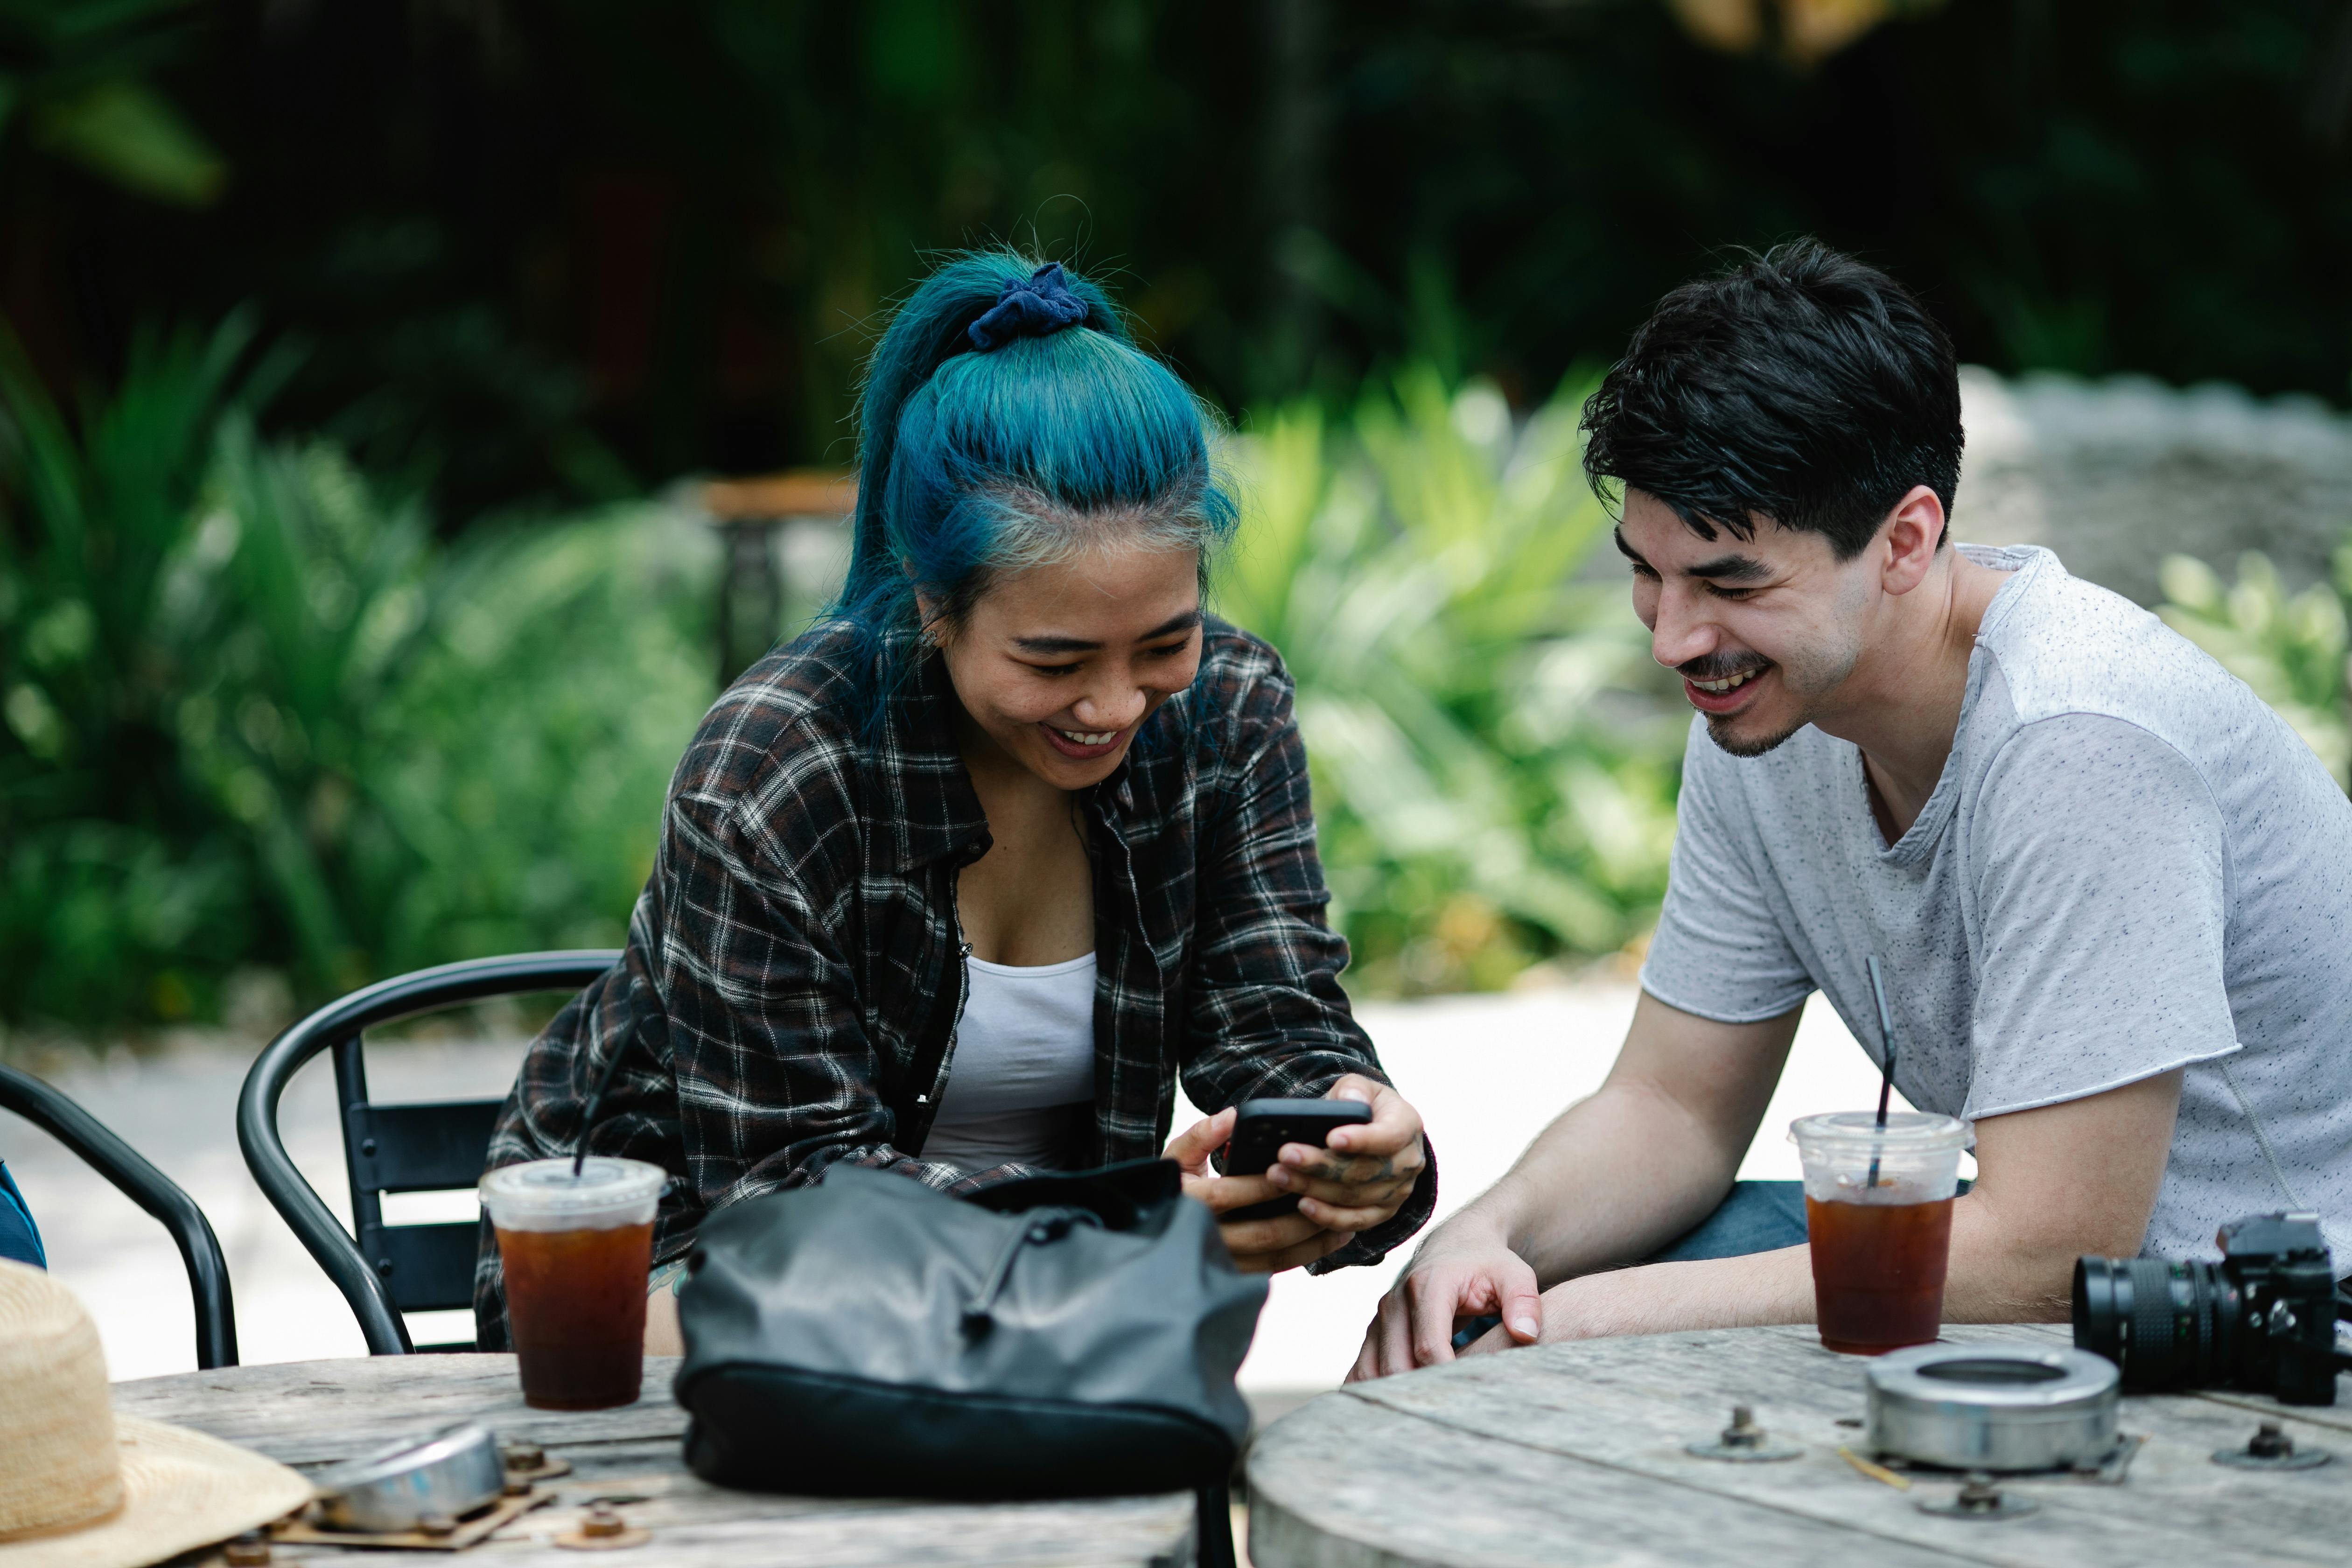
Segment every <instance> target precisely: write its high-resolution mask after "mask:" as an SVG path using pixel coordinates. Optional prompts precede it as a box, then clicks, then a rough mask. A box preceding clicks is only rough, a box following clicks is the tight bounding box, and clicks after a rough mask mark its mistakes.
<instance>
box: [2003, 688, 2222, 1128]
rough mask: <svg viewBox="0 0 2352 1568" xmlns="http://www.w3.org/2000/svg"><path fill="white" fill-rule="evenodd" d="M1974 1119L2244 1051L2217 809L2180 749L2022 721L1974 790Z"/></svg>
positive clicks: (2092, 721)
mask: <svg viewBox="0 0 2352 1568" xmlns="http://www.w3.org/2000/svg"><path fill="white" fill-rule="evenodd" d="M1967 872H1968V874H1969V877H1970V878H1971V879H1972V880H1973V883H1974V886H1975V889H1976V907H1977V932H1976V937H1977V942H1976V945H1977V964H1976V972H1977V1000H1976V1016H1975V1017H1974V1018H1973V1019H1972V1020H1971V1024H1970V1028H1971V1045H1972V1056H1973V1058H1974V1072H1973V1075H1972V1077H1971V1079H1970V1081H1969V1098H1968V1104H1967V1106H1966V1108H1965V1109H1964V1110H1962V1111H1961V1114H1962V1115H1963V1116H1965V1117H1968V1118H1969V1119H1971V1120H1973V1119H1974V1118H1977V1117H1979V1116H1999V1115H2001V1114H2003V1113H2005V1112H2008V1111H2012V1110H2032V1108H2034V1107H2036V1106H2042V1105H2054V1104H2056V1103H2058V1102H2060V1101H2062V1100H2079V1099H2081V1098H2083V1097H2084V1096H2085V1095H2091V1094H2097V1093H2099V1092H2101V1091H2102V1090H2105V1089H2115V1088H2118V1087H2120V1086H2121V1085H2124V1084H2127V1083H2134V1082H2137V1081H2138V1080H2139V1079H2146V1078H2153V1077H2154V1076H2156V1075H2157V1074H2158V1073H2162V1072H2169V1071H2171V1070H2172V1069H2173V1068H2179V1067H2185V1066H2187V1065H2188V1064H2189V1063H2191V1062H2198V1061H2206V1060H2210V1058H2215V1057H2221V1056H2227V1055H2229V1054H2230V1053H2231V1052H2232V1051H2234V1050H2236V1049H2237V1048H2238V1038H2237V1030H2236V1027H2235V1026H2234V1024H2233V1023H2232V1021H2231V1014H2230V997H2229V990H2228V987H2227V984H2226V983H2225V975H2224V970H2223V952H2222V935H2223V927H2224V924H2225V922H2226V920H2227V903H2228V887H2227V882H2228V863H2227V849H2226V846H2225V841H2224V839H2223V836H2222V826H2221V808H2220V806H2219V805H2217V804H2216V803H2215V802H2214V799H2213V796H2212V794H2211V792H2210V790H2208V789H2207V788H2206V785H2205V781H2204V779H2203V778H2202V777H2201V776H2200V774H2199V773H2198V772H2197V770H2196V769H2195V768H2194V767H2192V766H2191V765H2190V764H2189V759H2188V758H2186V757H2185V756H2183V755H2181V753H2180V752H2179V750H2178V749H2177V748H2175V747H2174V746H2172V745H2171V744H2170V743H2169V742H2166V741H2163V740H2160V739H2159V738H2158V737H2157V736H2156V735H2154V734H2151V733H2150V732H2148V731H2146V730H2143V729H2141V728H2139V727H2138V726H2137V725H2136V724H2131V723H2127V722H2126V721H2123V720H2120V719H2111V718H2106V717H2104V716H2100V715H2095V714H2079V713H2078V714H2064V715H2061V716H2059V717H2057V718H2053V719H2044V720H2041V721H2036V722H2034V723H2032V724H2028V725H2025V726H2024V727H2022V728H2021V729H2020V730H2019V731H2017V733H2016V734H2015V735H2014V736H2013V737H2011V740H2010V741H2009V742H2008V743H2007V744H2006V745H2004V746H2003V747H2002V748H2001V751H2000V755H1999V756H1998V757H1996V758H1995V759H1994V760H1993V763H1992V765H1991V768H1990V770H1989V771H1988V773H1987V774H1986V776H1985V781H1984V785H1983V788H1982V789H1981V790H1980V791H1979V795H1978V797H1977V802H1976V808H1975V818H1974V821H1973V822H1972V824H1971V832H1970V835H1969V865H1968V866H1967Z"/></svg>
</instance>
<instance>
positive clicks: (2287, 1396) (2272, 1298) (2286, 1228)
mask: <svg viewBox="0 0 2352 1568" xmlns="http://www.w3.org/2000/svg"><path fill="white" fill-rule="evenodd" d="M2216 1239H2217V1240H2219V1241H2220V1243H2221V1262H2219V1263H2171V1262H2167V1261H2165V1260H2164V1259H2162V1258H2083V1259H2082V1260H2080V1261H2079V1262H2077V1263H2076V1264H2075V1265H2074V1345H2075V1348H2076V1349H2078V1350H2086V1351H2095V1352H2097V1353H2098V1354H2100V1355H2103V1356H2105V1357H2106V1358H2107V1359H2108V1360H2109V1361H2111V1362H2114V1363H2116V1368H2117V1369H2118V1370H2119V1371H2121V1373H2123V1386H2124V1387H2125V1388H2126V1389H2128V1390H2131V1391H2133V1392H2135V1393H2150V1392H2154V1391H2157V1390H2161V1389H2168V1388H2242V1389H2246V1390H2249V1391H2251V1392H2252V1393H2256V1394H2272V1395H2274V1396H2275V1397H2276V1398H2277V1399H2278V1400H2279V1402H2280V1403H2281V1404H2284V1405H2333V1404H2335V1403H2336V1369H2337V1367H2338V1366H2339V1365H2342V1364H2344V1363H2343V1361H2342V1360H2341V1358H2339V1357H2338V1356H2337V1354H2336V1315H2337V1311H2338V1306H2337V1301H2336V1269H2335V1266H2334V1263H2333V1261H2332V1260H2331V1259H2330V1258H2328V1256H2327V1241H2326V1237H2323V1236H2321V1234H2320V1231H2319V1216H2318V1215H2315V1214H2266V1215H2254V1216H2252V1218H2249V1219H2241V1220H2232V1221H2231V1222H2230V1223H2229V1224H2228V1225H2225V1226H2222V1227H2221V1234H2220V1236H2219V1237H2216Z"/></svg>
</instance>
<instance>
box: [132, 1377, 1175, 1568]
mask: <svg viewBox="0 0 2352 1568" xmlns="http://www.w3.org/2000/svg"><path fill="white" fill-rule="evenodd" d="M675 1373H677V1359H676V1358H675V1357H648V1358H646V1382H645V1394H644V1395H643V1397H642V1398H640V1399H639V1400H638V1401H637V1403H636V1404H635V1405H624V1406H623V1407H621V1408H620V1409H618V1410H595V1411H583V1412H564V1411H553V1410H532V1409H530V1408H529V1407H527V1406H526V1405H524V1404H523V1402H522V1394H521V1390H520V1385H519V1384H517V1382H516V1378H515V1362H514V1357H512V1356H510V1355H415V1356H375V1357H370V1358H367V1359H363V1360H351V1361H312V1362H292V1363H281V1364H278V1365H274V1366H242V1367H226V1368H223V1369H221V1370H219V1371H215V1372H191V1373H179V1374H178V1375H176V1376H172V1377H151V1378H145V1379H142V1380H141V1381H139V1382H135V1383H121V1384H116V1385H115V1387H114V1407H115V1408H116V1409H117V1410H119V1411H121V1412H122V1413H124V1414H125V1415H144V1416H147V1417H149V1418H151V1419H152V1420H157V1421H173V1422H177V1423H179V1424H180V1425H182V1426H193V1427H194V1428H196V1429H197V1430H198V1431H201V1432H209V1433H211V1434H212V1435H213V1436H215V1437H221V1438H225V1439H226V1440H227V1441H229V1442H232V1443H237V1444H241V1445H243V1446H244V1447H248V1448H251V1449H253V1450H255V1451H256V1452H257V1453H263V1454H267V1455H268V1456H269V1457H270V1458H273V1459H277V1460H279V1461H281V1462H282V1463H285V1464H288V1465H291V1466H293V1467H294V1468H296V1469H299V1470H312V1469H317V1468H320V1466H323V1465H327V1464H331V1463H333V1462H334V1461H336V1460H339V1459H348V1458H356V1457H357V1456H359V1455H361V1454H364V1453H368V1452H371V1451H373V1450H374V1449H376V1448H379V1447H383V1446H384V1445H386V1444H388V1443H391V1442H394V1441H395V1440H397V1439H399V1438H401V1437H404V1436H415V1435H419V1434H422V1433H425V1432H429V1431H432V1430H434V1429H435V1428H436V1427H440V1426H448V1425H450V1424H452V1423H454V1422H458V1421H469V1420H472V1421H480V1422H483V1423H484V1424H486V1425H487V1426H489V1428H490V1429H491V1430H492V1431H494V1432H496V1433H497V1434H498V1435H499V1436H500V1437H501V1438H504V1439H509V1440H519V1441H527V1442H532V1443H537V1444H539V1445H541V1447H544V1448H545V1449H546V1450H547V1453H548V1455H549V1457H550V1458H557V1459H563V1460H568V1461H569V1462H570V1463H571V1465H572V1474H570V1475H568V1476H564V1477H562V1478H560V1479H555V1480H552V1481H548V1482H542V1483H541V1489H546V1490H552V1491H553V1492H554V1493H555V1494H556V1500H555V1501H554V1502H553V1503H552V1504H551V1505H549V1506H547V1507H544V1508H541V1509H539V1510H535V1511H533V1512H530V1513H526V1514H524V1515H522V1516H521V1517H520V1519H517V1520H515V1521H512V1522H510V1523H509V1524H507V1525H505V1526H504V1527H502V1528H501V1529H499V1531H497V1533H495V1534H493V1535H492V1536H490V1537H489V1539H488V1540H486V1541H484V1542H480V1543H479V1544H478V1545H475V1546H472V1547H469V1548H467V1549H466V1550H465V1551H463V1552H457V1553H455V1554H454V1555H453V1554H450V1553H445V1552H406V1553H399V1552H392V1553H387V1552H373V1553H371V1554H370V1555H368V1556H366V1557H363V1558H362V1557H357V1556H354V1555H352V1549H351V1548H347V1547H341V1546H315V1545H293V1544H287V1543H284V1542H280V1543H278V1545H276V1547H275V1548H274V1551H273V1559H274V1561H275V1562H276V1563H320V1564H324V1563H341V1564H347V1565H348V1564H364V1565H365V1568H398V1565H399V1564H401V1563H406V1564H408V1565H409V1568H436V1565H438V1564H441V1563H453V1562H455V1563H481V1564H483V1565H484V1568H492V1565H495V1568H524V1565H526V1564H528V1565H530V1568H590V1565H591V1564H598V1565H604V1568H722V1565H723V1568H771V1565H773V1568H786V1565H790V1568H852V1565H858V1568H863V1565H866V1564H877V1565H879V1564H895V1563H937V1564H940V1565H942V1568H953V1565H956V1564H980V1563H986V1564H989V1565H990V1568H999V1565H1002V1568H1030V1565H1036V1568H1044V1565H1045V1564H1055V1565H1056V1568H1059V1565H1062V1564H1080V1563H1085V1564H1103V1565H1105V1568H1110V1565H1117V1568H1179V1565H1181V1564H1185V1563H1190V1562H1191V1561H1192V1521H1193V1500H1192V1494H1190V1493H1179V1494H1176V1495H1174V1496H1171V1497H1155V1498H1102V1499H1089V1500H1082V1501H1074V1502H1036V1503H939V1502H915V1501H908V1500H902V1499H888V1498H877V1499H838V1498H808V1497H787V1496H782V1495H772V1494H768V1493H761V1492H739V1491H728V1490H724V1489H720V1488H718V1487H713V1486H710V1485H708V1484H707V1483H705V1482H703V1481H701V1480H699V1479H696V1478H695V1477H694V1476H693V1475H692V1474H690V1473H689V1472H688V1470H687V1468H686V1465H685V1462H684V1460H683V1458H681V1456H680V1453H679V1443H678V1439H679V1436H680V1435H681V1434H683V1433H684V1431H685V1430H686V1412H685V1411H683V1410H681V1409H679V1408H678V1406H677V1403H676V1402H675V1401H674V1400H672V1399H671V1397H670V1392H669V1388H670V1380H671V1378H672V1376H673V1375H675ZM613 1497H620V1498H629V1499H641V1500H634V1501H628V1502H624V1503H622V1504H620V1505H619V1507H620V1510H621V1513H622V1515H623V1517H624V1518H625V1520H626V1521H627V1522H628V1523H629V1524H631V1525H633V1526H642V1527H644V1528H646V1529H647V1530H649V1531H652V1539H651V1540H650V1541H648V1542H646V1543H644V1544H643V1545H641V1546H637V1547H634V1548H629V1549H625V1550H622V1551H617V1552H575V1551H567V1550H565V1549H563V1548H561V1547H558V1546H556V1545H555V1544H554V1537H555V1536H556V1535H557V1534H558V1533H560V1532H564V1531H571V1530H572V1529H573V1528H574V1526H575V1525H576V1524H577V1522H578V1521H579V1517H580V1514H581V1511H582V1509H583V1506H584V1505H585V1504H586V1503H587V1502H589V1501H590V1500H594V1499H599V1498H613ZM213 1555H214V1557H215V1560H217V1558H218V1555H219V1554H218V1553H217V1552H215V1553H214V1554H213Z"/></svg>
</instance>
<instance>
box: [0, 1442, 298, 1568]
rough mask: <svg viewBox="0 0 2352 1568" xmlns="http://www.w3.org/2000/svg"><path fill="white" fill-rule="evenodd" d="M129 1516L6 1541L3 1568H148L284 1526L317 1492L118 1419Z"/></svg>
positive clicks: (118, 1513) (288, 1475)
mask: <svg viewBox="0 0 2352 1568" xmlns="http://www.w3.org/2000/svg"><path fill="white" fill-rule="evenodd" d="M114 1439H115V1444H116V1446H117V1447H119V1448H120V1449H121V1454H122V1506H121V1508H119V1509H117V1510H115V1511H114V1512H113V1513H111V1514H109V1515H108V1516H107V1517H106V1518H104V1519H102V1520H100V1521H97V1522H95V1523H92V1524H86V1525H83V1526H81V1527H80V1528H79V1529H71V1528H68V1529H63V1530H58V1531H51V1532H49V1533H47V1534H43V1535H37V1536H31V1537H27V1538H26V1539H22V1540H17V1541H0V1568H147V1565H148V1564H150V1563H161V1562H163V1560H164V1559H165V1558H167V1557H176V1556H178V1555H179V1554H180V1553H181V1552H190V1551H193V1550H194V1549H195V1548H197V1547H199V1546H210V1545H212V1544H213V1543H214V1542H219V1541H226V1540H227V1539H228V1538H229V1537H230V1536H232V1535H240V1534H243V1533H244V1532H245V1531H248V1530H256V1529H258V1528H260V1527H261V1526H262V1525H265V1524H268V1522H269V1521H271V1520H273V1519H281V1518H283V1517H284V1516H286V1515H287V1514H289V1513H291V1512H293V1511H294V1510H296V1509H298V1508H300V1507H301V1506H302V1505H303V1504H304V1503H306V1502H308V1501H310V1482H309V1481H306V1480H304V1479H302V1478H301V1476H300V1475H299V1474H297V1473H296V1472H295V1471H293V1470H290V1469H288V1468H286V1467H285V1466H284V1465H281V1464H279V1463H278V1461H277V1460H275V1459H268V1458H263V1457H262V1456H260V1455H259V1454H256V1453H251V1452H248V1451H247V1450H246V1449H243V1448H240V1447H236V1446H235V1445H234V1444H230V1443H224V1442H222V1441H221V1440H220V1439H219V1438H217V1437H207V1436H205V1435H204V1434H203V1433H202V1432H194V1431H190V1430H189V1429H188V1428H187V1427H185V1426H166V1425H165V1424H164V1423H163V1422H161V1421H144V1420H141V1419H140V1418H139V1417H137V1416H134V1415H116V1416H115V1418H114Z"/></svg>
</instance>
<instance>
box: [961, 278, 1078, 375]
mask: <svg viewBox="0 0 2352 1568" xmlns="http://www.w3.org/2000/svg"><path fill="white" fill-rule="evenodd" d="M1086 319H1087V302H1086V301H1085V300H1081V299H1079V298H1078V297H1077V296H1076V294H1073V293H1071V292H1070V282H1069V279H1068V278H1067V276H1066V275H1065V274H1064V273H1063V271H1062V264H1061V263H1060V262H1058V261H1048V262H1047V263H1045V266H1043V267H1040V268H1037V270H1036V271H1034V272H1033V273H1031V274H1030V275H1029V276H1028V277H1026V278H1013V279H1007V280H1006V281H1005V285H1004V287H1003V288H1002V289H998V290H997V291H996V304H995V306H994V308H992V310H989V311H988V313H987V314H986V315H983V316H982V317H981V318H980V320H978V321H974V322H973V323H972V324H971V326H969V327H967V328H965V329H964V331H966V332H967V333H968V334H969V335H970V336H971V342H972V346H973V347H974V348H976V349H979V350H980V351H981V352H982V353H986V352H987V351H988V350H990V349H996V348H1003V346H1004V345H1005V344H1006V343H1009V342H1012V341H1013V339H1015V338H1044V337H1051V336H1052V335H1053V334H1054V333H1055V332H1058V331H1063V330H1064V329H1066V328H1068V327H1075V326H1076V325H1077V324H1078V323H1079V322H1080V321H1085V320H1086Z"/></svg>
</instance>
